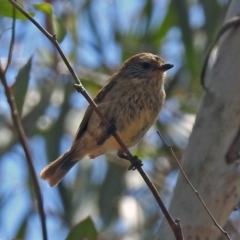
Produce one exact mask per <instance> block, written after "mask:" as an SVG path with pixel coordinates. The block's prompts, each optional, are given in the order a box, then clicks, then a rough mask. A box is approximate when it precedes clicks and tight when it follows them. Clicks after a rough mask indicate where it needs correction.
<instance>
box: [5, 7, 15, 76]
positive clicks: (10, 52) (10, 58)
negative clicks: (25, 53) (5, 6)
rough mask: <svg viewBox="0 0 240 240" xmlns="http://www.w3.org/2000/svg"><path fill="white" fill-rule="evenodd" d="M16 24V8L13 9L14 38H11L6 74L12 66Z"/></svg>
mask: <svg viewBox="0 0 240 240" xmlns="http://www.w3.org/2000/svg"><path fill="white" fill-rule="evenodd" d="M15 23H16V9H15V7H13V20H12V37H11V41H10V46H9V52H8V61H7V64H6V67H5V70H4V74H5V73H6V72H7V70H8V67H9V65H10V64H11V60H12V52H13V46H14V40H15Z"/></svg>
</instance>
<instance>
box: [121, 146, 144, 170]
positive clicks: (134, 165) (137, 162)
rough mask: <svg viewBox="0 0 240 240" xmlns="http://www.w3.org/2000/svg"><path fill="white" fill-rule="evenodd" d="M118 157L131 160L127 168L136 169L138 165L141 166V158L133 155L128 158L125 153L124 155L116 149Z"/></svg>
mask: <svg viewBox="0 0 240 240" xmlns="http://www.w3.org/2000/svg"><path fill="white" fill-rule="evenodd" d="M118 157H119V158H122V159H125V160H127V161H130V162H131V165H130V166H129V168H128V170H136V169H138V168H139V167H142V166H143V163H142V160H140V159H139V158H138V156H133V157H132V158H131V160H130V158H129V157H128V156H127V155H125V154H124V153H123V152H122V151H118Z"/></svg>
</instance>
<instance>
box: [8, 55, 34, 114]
mask: <svg viewBox="0 0 240 240" xmlns="http://www.w3.org/2000/svg"><path fill="white" fill-rule="evenodd" d="M31 66H32V57H30V58H29V60H28V61H27V63H26V64H25V65H24V66H23V67H22V68H21V69H20V70H19V72H18V75H17V77H16V82H15V83H14V85H13V89H14V96H15V100H16V104H17V109H18V112H19V115H20V116H21V115H22V108H23V104H24V101H25V97H26V93H27V89H28V83H29V79H30V71H31Z"/></svg>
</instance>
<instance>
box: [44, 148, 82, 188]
mask: <svg viewBox="0 0 240 240" xmlns="http://www.w3.org/2000/svg"><path fill="white" fill-rule="evenodd" d="M81 159H82V158H79V157H78V158H76V154H75V151H73V149H70V150H68V151H67V152H66V153H65V154H63V155H62V156H60V157H59V158H57V159H56V160H55V161H53V162H52V163H50V164H49V165H48V166H46V167H45V168H44V169H43V170H42V171H41V173H40V177H41V178H42V179H44V180H46V181H48V183H49V185H50V186H55V185H57V184H58V183H59V182H60V181H61V180H62V178H63V177H64V176H65V175H66V174H67V173H68V171H69V170H70V169H71V168H72V167H73V166H74V165H75V164H76V163H77V162H78V161H79V160H81Z"/></svg>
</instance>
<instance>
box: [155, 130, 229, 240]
mask: <svg viewBox="0 0 240 240" xmlns="http://www.w3.org/2000/svg"><path fill="white" fill-rule="evenodd" d="M157 134H158V136H159V137H160V138H161V139H162V141H163V142H164V144H165V145H166V146H167V147H168V148H169V149H170V152H171V154H172V156H173V158H174V160H175V161H176V163H177V165H178V167H179V169H180V171H181V172H182V174H183V177H184V178H185V180H186V181H187V183H188V185H189V186H190V187H191V189H192V190H193V192H194V193H195V194H196V195H197V197H198V199H199V200H200V202H201V204H202V205H203V207H204V208H205V209H206V211H207V213H208V215H209V216H210V218H211V219H212V221H213V223H214V225H215V226H216V227H217V228H218V229H219V230H220V231H221V232H222V233H223V234H224V235H225V236H226V237H227V239H229V240H231V238H230V236H229V234H228V233H227V232H226V231H225V230H224V229H223V228H222V227H221V226H220V225H219V224H218V222H217V221H216V219H215V218H214V216H213V215H212V213H211V212H210V210H209V209H208V207H207V205H206V204H205V202H204V201H203V199H202V197H201V196H200V194H199V192H198V191H197V190H196V188H195V187H194V186H193V184H192V183H191V182H190V180H189V179H188V177H187V175H186V173H185V171H184V170H183V168H182V165H181V164H180V162H179V160H178V159H177V157H176V155H175V153H174V151H173V148H172V146H171V145H170V144H169V143H168V142H167V141H166V140H165V139H164V138H163V136H162V134H161V133H160V132H159V131H157Z"/></svg>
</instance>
